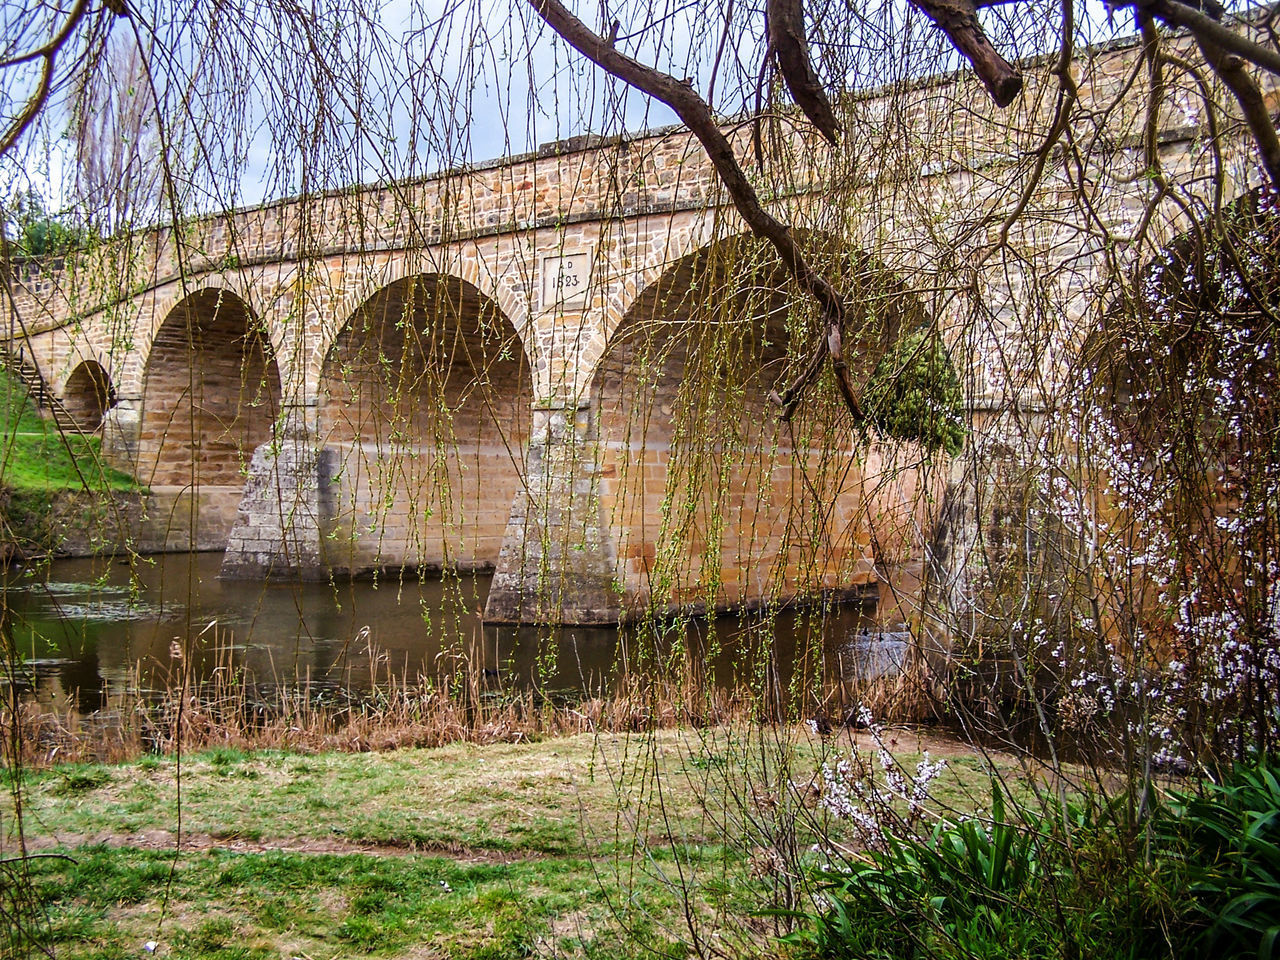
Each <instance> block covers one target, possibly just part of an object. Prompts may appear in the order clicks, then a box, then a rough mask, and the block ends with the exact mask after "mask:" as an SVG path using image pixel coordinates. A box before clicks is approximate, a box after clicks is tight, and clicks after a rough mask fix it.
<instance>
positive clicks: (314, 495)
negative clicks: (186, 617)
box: [219, 403, 338, 580]
mask: <svg viewBox="0 0 1280 960" xmlns="http://www.w3.org/2000/svg"><path fill="white" fill-rule="evenodd" d="M337 468H338V457H337V453H336V452H335V451H334V450H332V449H329V448H326V447H322V446H320V443H319V441H318V433H317V430H316V408H315V404H314V403H310V404H304V405H296V406H292V407H285V409H284V412H283V415H282V417H281V418H280V421H279V422H278V424H277V427H276V436H275V437H273V438H272V439H271V440H268V441H267V442H266V443H263V444H260V445H259V446H258V447H257V448H256V449H255V450H254V451H253V459H252V461H251V462H250V466H249V477H248V479H247V480H246V481H245V486H244V493H243V495H242V496H241V498H240V508H239V511H238V513H237V516H236V521H235V525H234V526H233V527H232V529H231V535H230V536H229V537H228V539H227V550H226V554H225V555H224V557H223V560H222V570H221V572H220V573H219V576H220V577H222V578H223V579H227V580H264V579H267V578H269V577H274V578H286V579H287V578H292V579H297V580H324V579H327V578H328V576H329V561H328V557H327V555H326V554H327V551H326V544H327V543H328V534H329V532H330V529H331V527H332V524H333V520H334V517H335V515H336V513H337V507H336V503H335V498H334V491H333V487H334V483H333V479H334V476H335V474H336V472H337Z"/></svg>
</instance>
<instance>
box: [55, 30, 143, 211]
mask: <svg viewBox="0 0 1280 960" xmlns="http://www.w3.org/2000/svg"><path fill="white" fill-rule="evenodd" d="M78 88H79V89H78V90H77V93H76V96H75V98H74V101H73V112H72V118H71V126H70V131H69V134H70V139H71V141H72V143H73V144H74V146H75V190H76V197H77V202H78V204H79V209H80V211H81V213H82V215H83V216H84V218H85V221H86V223H88V224H89V226H90V227H91V228H92V229H93V230H94V231H95V232H98V233H102V234H106V235H111V234H115V233H118V232H120V231H121V230H125V229H128V228H130V227H133V226H136V225H139V224H143V223H147V222H149V221H150V220H152V219H154V216H155V214H156V212H157V210H158V208H159V196H160V184H161V166H160V138H159V136H158V135H157V130H156V105H155V98H154V96H153V95H152V92H151V87H150V84H149V83H148V80H147V75H146V68H145V65H144V63H143V58H142V53H141V51H140V50H139V49H138V45H137V42H136V40H135V39H134V38H133V36H132V35H129V34H119V35H118V38H117V37H113V39H112V40H111V41H110V42H109V43H108V44H107V45H106V46H105V47H104V48H103V52H102V57H101V58H100V62H99V63H98V65H97V66H96V68H94V69H87V70H85V71H83V72H82V73H81V74H80V76H79V78H78Z"/></svg>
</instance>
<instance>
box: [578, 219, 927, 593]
mask: <svg viewBox="0 0 1280 960" xmlns="http://www.w3.org/2000/svg"><path fill="white" fill-rule="evenodd" d="M810 243H811V247H812V248H814V250H815V253H814V255H815V257H817V258H820V259H822V260H824V261H827V262H826V263H825V264H824V265H825V266H826V267H828V268H830V269H832V270H835V271H837V272H838V274H839V275H842V276H843V278H844V280H843V282H844V286H845V288H846V289H848V290H850V291H853V292H852V293H851V295H850V299H851V300H852V301H854V302H856V303H858V304H861V305H865V306H866V307H867V309H866V310H865V311H863V315H862V316H861V317H859V318H855V319H854V320H853V322H852V323H851V326H850V329H849V331H848V332H847V335H846V357H847V359H848V362H849V365H850V367H851V369H852V372H853V376H854V380H855V382H856V383H864V382H866V381H867V379H868V378H869V377H870V375H871V372H872V370H873V369H874V368H875V366H876V364H877V362H878V360H879V359H880V358H881V357H882V356H884V354H885V352H886V348H887V345H888V344H890V343H893V342H895V341H896V340H897V339H898V338H899V337H900V336H901V335H902V334H903V333H905V332H907V331H919V330H925V329H928V326H929V323H930V320H929V317H928V315H927V312H926V310H925V308H924V306H923V304H921V303H920V302H919V301H918V299H916V298H915V297H914V296H913V295H912V294H910V292H909V291H908V290H907V289H906V287H905V286H904V285H903V284H902V282H901V281H900V280H899V279H898V278H897V277H895V276H894V275H893V274H892V273H890V272H889V271H887V270H886V269H885V268H884V267H883V265H882V264H879V263H877V262H876V261H874V260H872V259H871V258H869V257H867V256H865V255H862V254H860V253H857V252H856V251H849V250H847V249H843V248H841V247H840V246H839V244H838V243H836V242H834V241H831V240H829V239H826V240H824V238H819V237H814V238H810ZM647 272H649V273H650V274H652V273H653V271H647ZM859 320H863V321H865V322H862V323H861V324H859V322H858V321H859ZM820 336H821V324H820V319H819V318H818V316H817V313H816V309H815V308H814V307H813V305H812V304H811V302H810V300H809V298H808V297H806V296H804V295H803V294H802V293H801V292H800V291H799V289H798V288H797V287H796V285H795V283H794V281H793V280H792V279H791V278H790V276H789V274H788V273H787V271H786V270H785V269H784V268H783V265H782V264H781V262H780V261H779V260H778V259H777V256H776V254H774V252H773V251H772V249H771V248H770V247H768V246H767V245H766V244H764V243H763V242H762V241H759V240H758V239H756V238H754V237H752V236H750V235H746V234H742V235H738V236H733V237H729V238H726V239H723V240H717V241H715V242H712V243H709V244H706V245H704V246H701V247H698V248H696V249H694V250H693V251H692V252H689V253H687V254H685V255H684V256H682V257H681V258H679V259H678V260H676V261H675V262H674V263H668V265H667V266H666V268H665V269H664V270H662V271H661V272H657V274H656V277H655V279H653V280H652V282H650V283H648V284H647V285H646V286H644V287H643V288H642V289H640V290H639V291H638V293H637V295H636V296H635V298H634V299H633V300H632V301H631V303H630V305H629V307H628V309H627V310H626V312H625V314H624V315H623V317H622V319H621V321H620V322H619V323H618V325H617V326H616V328H615V329H614V330H613V333H612V336H611V337H610V339H609V341H608V344H607V345H606V347H605V349H604V351H603V356H602V358H601V360H600V362H599V363H598V364H597V366H596V369H595V370H594V372H593V373H592V376H591V379H590V387H589V403H590V407H591V409H592V414H593V417H594V421H595V426H596V431H597V436H598V439H599V450H600V476H601V478H602V480H601V485H600V491H601V507H602V510H603V511H604V514H605V516H606V522H607V523H608V524H609V525H610V527H611V528H612V529H613V531H614V537H615V539H616V541H617V554H618V558H619V561H618V565H619V571H618V578H619V579H620V580H621V581H622V582H623V583H625V584H626V586H627V593H628V594H629V595H631V596H632V597H633V598H636V599H637V600H640V601H643V602H651V603H655V604H657V605H658V606H667V605H679V604H687V603H689V602H691V601H694V602H696V601H699V600H701V601H704V602H706V603H707V604H709V605H716V606H725V607H731V606H737V605H741V604H743V603H752V602H757V601H759V600H762V599H767V598H768V597H770V596H795V595H804V594H813V593H816V592H819V591H826V590H831V589H836V590H850V591H853V592H855V593H857V592H861V591H862V590H863V589H865V590H871V589H872V587H871V585H872V584H873V582H874V581H875V579H876V573H875V570H874V566H875V564H876V562H877V561H881V560H891V561H892V562H894V563H897V562H901V560H902V552H903V551H902V550H900V549H899V550H897V551H896V552H895V551H892V550H891V549H889V547H891V546H892V545H894V543H895V542H896V540H897V539H901V538H902V537H904V536H906V537H909V538H910V539H911V541H912V546H913V547H916V548H918V547H920V546H921V545H922V540H923V535H924V534H927V532H928V531H922V530H921V529H919V528H920V526H921V518H920V517H919V514H918V511H917V510H916V509H915V508H916V506H917V505H918V504H917V503H916V502H915V501H916V500H918V499H919V498H921V497H922V496H924V495H925V494H926V493H933V492H936V491H934V490H933V487H934V486H936V484H935V483H923V482H920V481H919V478H915V477H912V478H911V479H910V482H907V483H905V484H904V483H902V482H900V477H895V480H896V481H898V482H894V483H884V482H882V478H881V477H879V476H878V475H877V472H876V471H877V470H878V469H879V468H880V467H882V466H886V465H888V466H889V467H891V469H892V470H893V471H894V472H895V474H900V473H901V471H902V470H903V469H904V467H905V468H906V469H908V470H911V469H914V465H915V463H919V462H923V461H924V459H926V458H925V457H924V456H923V452H922V451H919V450H917V451H916V455H915V458H914V460H913V458H912V457H911V456H904V455H903V454H902V453H901V452H900V451H897V450H896V449H895V453H894V455H892V456H886V455H885V454H884V451H883V450H881V449H877V447H876V444H875V443H874V442H872V443H871V445H870V447H869V446H868V443H867V441H868V440H871V441H874V439H875V438H874V436H870V435H869V434H871V433H873V432H872V431H869V430H868V429H867V428H866V427H865V426H864V425H860V424H857V423H855V422H854V421H853V420H852V418H851V417H850V416H849V415H848V413H847V411H845V410H844V408H843V406H842V404H841V402H840V400H839V398H838V395H837V393H836V390H835V386H834V383H833V382H832V381H831V379H830V377H829V376H825V377H824V378H823V379H822V380H820V382H819V383H817V384H815V385H814V387H813V388H811V390H810V392H809V395H808V397H807V399H806V402H805V404H804V405H803V406H802V407H801V409H800V410H799V411H798V412H797V415H796V419H795V421H794V422H792V423H784V422H783V421H782V419H781V411H780V409H779V408H778V406H777V405H776V404H775V403H773V402H772V401H771V400H770V395H771V393H773V392H775V391H778V392H780V391H781V389H782V388H783V386H784V385H785V384H787V383H790V382H791V381H792V380H793V379H794V378H795V377H796V376H797V375H798V374H799V372H800V370H801V369H802V368H803V367H804V366H805V365H806V364H807V363H808V362H809V359H810V355H811V352H812V347H813V344H814V343H815V342H816V341H817V339H818V338H819V337H820ZM898 446H900V445H898ZM904 497H905V498H908V499H909V500H910V501H911V502H910V503H906V504H904V503H901V502H897V501H899V500H901V499H902V498H904ZM881 541H884V545H883V547H882V545H881Z"/></svg>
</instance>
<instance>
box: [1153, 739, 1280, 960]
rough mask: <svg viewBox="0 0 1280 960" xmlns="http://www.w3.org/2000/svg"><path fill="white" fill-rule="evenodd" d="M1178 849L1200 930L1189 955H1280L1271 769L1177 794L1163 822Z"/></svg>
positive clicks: (1278, 808) (1168, 840) (1279, 797)
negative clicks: (1277, 942)
mask: <svg viewBox="0 0 1280 960" xmlns="http://www.w3.org/2000/svg"><path fill="white" fill-rule="evenodd" d="M1160 835H1161V841H1162V843H1163V845H1164V846H1165V847H1166V848H1168V849H1180V850H1181V851H1182V856H1183V857H1184V862H1185V865H1186V872H1187V877H1188V880H1189V884H1190V886H1189V892H1190V897H1189V899H1188V907H1189V911H1190V913H1191V914H1192V915H1193V916H1194V917H1195V918H1196V919H1197V920H1198V921H1199V923H1200V925H1201V929H1200V930H1199V932H1198V934H1197V935H1196V936H1195V937H1194V938H1193V939H1192V940H1191V942H1190V943H1189V944H1188V953H1187V955H1188V956H1200V957H1213V958H1215V960H1227V958H1232V957H1259V958H1262V960H1266V958H1270V957H1273V956H1276V955H1277V951H1276V941H1277V939H1278V938H1280V782H1278V781H1277V779H1276V775H1275V773H1274V772H1273V771H1272V770H1271V768H1270V766H1269V765H1268V764H1267V763H1255V764H1242V765H1239V766H1237V767H1236V768H1234V769H1233V770H1232V771H1230V772H1229V773H1228V774H1227V775H1226V776H1225V777H1224V778H1223V780H1222V782H1221V783H1213V782H1206V783H1203V784H1202V785H1201V787H1200V789H1199V790H1198V791H1196V792H1189V791H1188V792H1182V793H1176V794H1174V796H1173V800H1172V802H1171V803H1170V804H1169V805H1168V807H1167V809H1166V812H1165V813H1164V815H1163V816H1162V817H1161V818H1160Z"/></svg>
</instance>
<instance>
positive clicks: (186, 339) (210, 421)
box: [138, 289, 281, 490]
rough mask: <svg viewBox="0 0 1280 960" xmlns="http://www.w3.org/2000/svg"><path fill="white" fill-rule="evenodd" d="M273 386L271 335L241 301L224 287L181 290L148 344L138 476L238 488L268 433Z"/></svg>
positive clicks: (275, 405) (276, 398)
mask: <svg viewBox="0 0 1280 960" xmlns="http://www.w3.org/2000/svg"><path fill="white" fill-rule="evenodd" d="M280 393H281V387H280V372H279V369H278V367H277V365H276V360H275V357H274V354H273V351H272V349H271V345H270V341H269V340H268V339H267V337H266V336H265V334H264V333H263V331H262V329H261V327H260V325H259V323H258V321H257V320H256V318H255V317H253V316H252V314H251V313H250V311H249V309H248V308H247V307H246V306H245V304H244V302H243V301H242V300H240V298H239V297H237V296H235V295H234V294H232V293H229V292H227V291H223V290H213V289H210V290H202V291H200V292H198V293H194V294H192V295H190V296H188V297H187V298H185V299H184V300H182V301H181V302H180V303H179V304H178V305H177V306H175V307H174V308H173V310H171V311H170V313H169V315H168V316H167V317H166V318H165V320H164V322H163V323H161V325H160V328H159V330H157V332H156V335H155V338H154V340H153V341H152V344H151V353H150V356H149V357H148V359H147V366H146V373H145V376H144V387H143V412H142V424H141V429H140V434H139V444H138V451H139V452H138V476H139V478H140V479H141V480H142V481H143V482H144V483H147V484H148V485H150V486H152V487H164V486H183V487H196V488H198V487H232V488H235V489H237V490H238V489H239V488H241V487H242V486H243V483H244V476H245V473H246V471H247V470H248V465H249V460H250V458H251V457H252V455H253V450H254V448H255V447H257V446H258V445H259V444H262V443H265V442H267V441H268V440H270V439H271V436H272V430H273V425H274V423H275V421H276V417H277V415H278V414H279V410H280Z"/></svg>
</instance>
